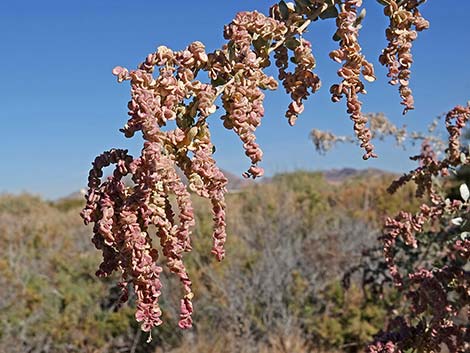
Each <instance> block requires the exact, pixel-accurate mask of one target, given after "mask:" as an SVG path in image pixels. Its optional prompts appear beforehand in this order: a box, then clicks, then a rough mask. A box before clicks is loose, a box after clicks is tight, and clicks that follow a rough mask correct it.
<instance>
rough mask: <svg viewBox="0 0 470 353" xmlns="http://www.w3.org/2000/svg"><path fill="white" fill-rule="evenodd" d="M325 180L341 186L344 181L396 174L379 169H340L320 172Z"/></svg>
mask: <svg viewBox="0 0 470 353" xmlns="http://www.w3.org/2000/svg"><path fill="white" fill-rule="evenodd" d="M322 173H323V176H324V178H325V180H326V181H327V182H329V183H332V184H341V183H343V182H344V181H346V180H348V179H352V178H364V177H369V178H371V177H372V178H373V177H383V176H397V174H396V173H392V172H387V171H384V170H381V169H376V168H368V169H354V168H342V169H330V170H325V171H323V172H322Z"/></svg>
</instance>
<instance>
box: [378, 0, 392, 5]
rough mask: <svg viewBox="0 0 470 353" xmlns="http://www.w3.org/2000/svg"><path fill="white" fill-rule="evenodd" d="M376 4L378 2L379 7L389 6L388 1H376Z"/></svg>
mask: <svg viewBox="0 0 470 353" xmlns="http://www.w3.org/2000/svg"><path fill="white" fill-rule="evenodd" d="M377 2H378V3H379V4H380V5H383V6H388V5H390V2H389V0H377Z"/></svg>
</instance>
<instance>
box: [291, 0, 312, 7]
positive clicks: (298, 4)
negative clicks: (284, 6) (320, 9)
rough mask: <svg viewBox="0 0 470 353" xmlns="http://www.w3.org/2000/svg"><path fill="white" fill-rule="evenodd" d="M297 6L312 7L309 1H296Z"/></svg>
mask: <svg viewBox="0 0 470 353" xmlns="http://www.w3.org/2000/svg"><path fill="white" fill-rule="evenodd" d="M295 4H296V5H297V6H299V7H303V8H304V7H309V6H310V5H311V3H310V1H309V0H295Z"/></svg>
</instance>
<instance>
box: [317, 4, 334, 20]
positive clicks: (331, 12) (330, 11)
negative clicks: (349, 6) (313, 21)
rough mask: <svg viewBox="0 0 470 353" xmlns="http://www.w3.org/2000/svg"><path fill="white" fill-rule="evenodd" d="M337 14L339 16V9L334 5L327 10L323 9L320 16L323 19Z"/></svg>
mask: <svg viewBox="0 0 470 353" xmlns="http://www.w3.org/2000/svg"><path fill="white" fill-rule="evenodd" d="M337 16H338V9H337V8H336V6H334V5H333V6H330V7H328V8H327V9H326V10H325V11H323V12H322V13H321V14H320V18H321V19H322V20H324V19H327V18H335V17H337Z"/></svg>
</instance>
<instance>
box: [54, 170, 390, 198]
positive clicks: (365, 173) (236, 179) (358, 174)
mask: <svg viewBox="0 0 470 353" xmlns="http://www.w3.org/2000/svg"><path fill="white" fill-rule="evenodd" d="M222 172H223V173H224V175H225V176H226V177H227V179H228V184H227V190H228V191H229V192H237V191H240V190H243V189H244V188H246V187H248V186H250V185H253V184H254V183H255V182H254V181H253V180H252V179H245V178H243V177H242V176H238V175H236V174H234V173H230V172H228V171H226V170H222ZM321 173H322V174H323V177H324V178H325V180H326V181H327V182H328V183H331V184H341V183H343V182H345V181H347V180H350V179H353V178H366V177H367V178H374V177H383V176H397V174H395V173H391V172H386V171H383V170H380V169H375V168H368V169H354V168H342V169H330V170H325V171H321ZM178 174H179V175H180V177H181V178H182V179H183V181H184V182H185V183H186V182H187V179H186V177H185V176H184V175H183V174H182V173H180V172H179V173H178ZM271 180H272V178H270V177H263V178H262V179H261V182H263V183H270V182H271ZM85 193H86V190H85V189H82V190H80V191H76V192H74V193H72V194H70V195H68V196H65V197H63V198H61V199H60V200H76V199H83V197H84V195H85Z"/></svg>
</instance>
